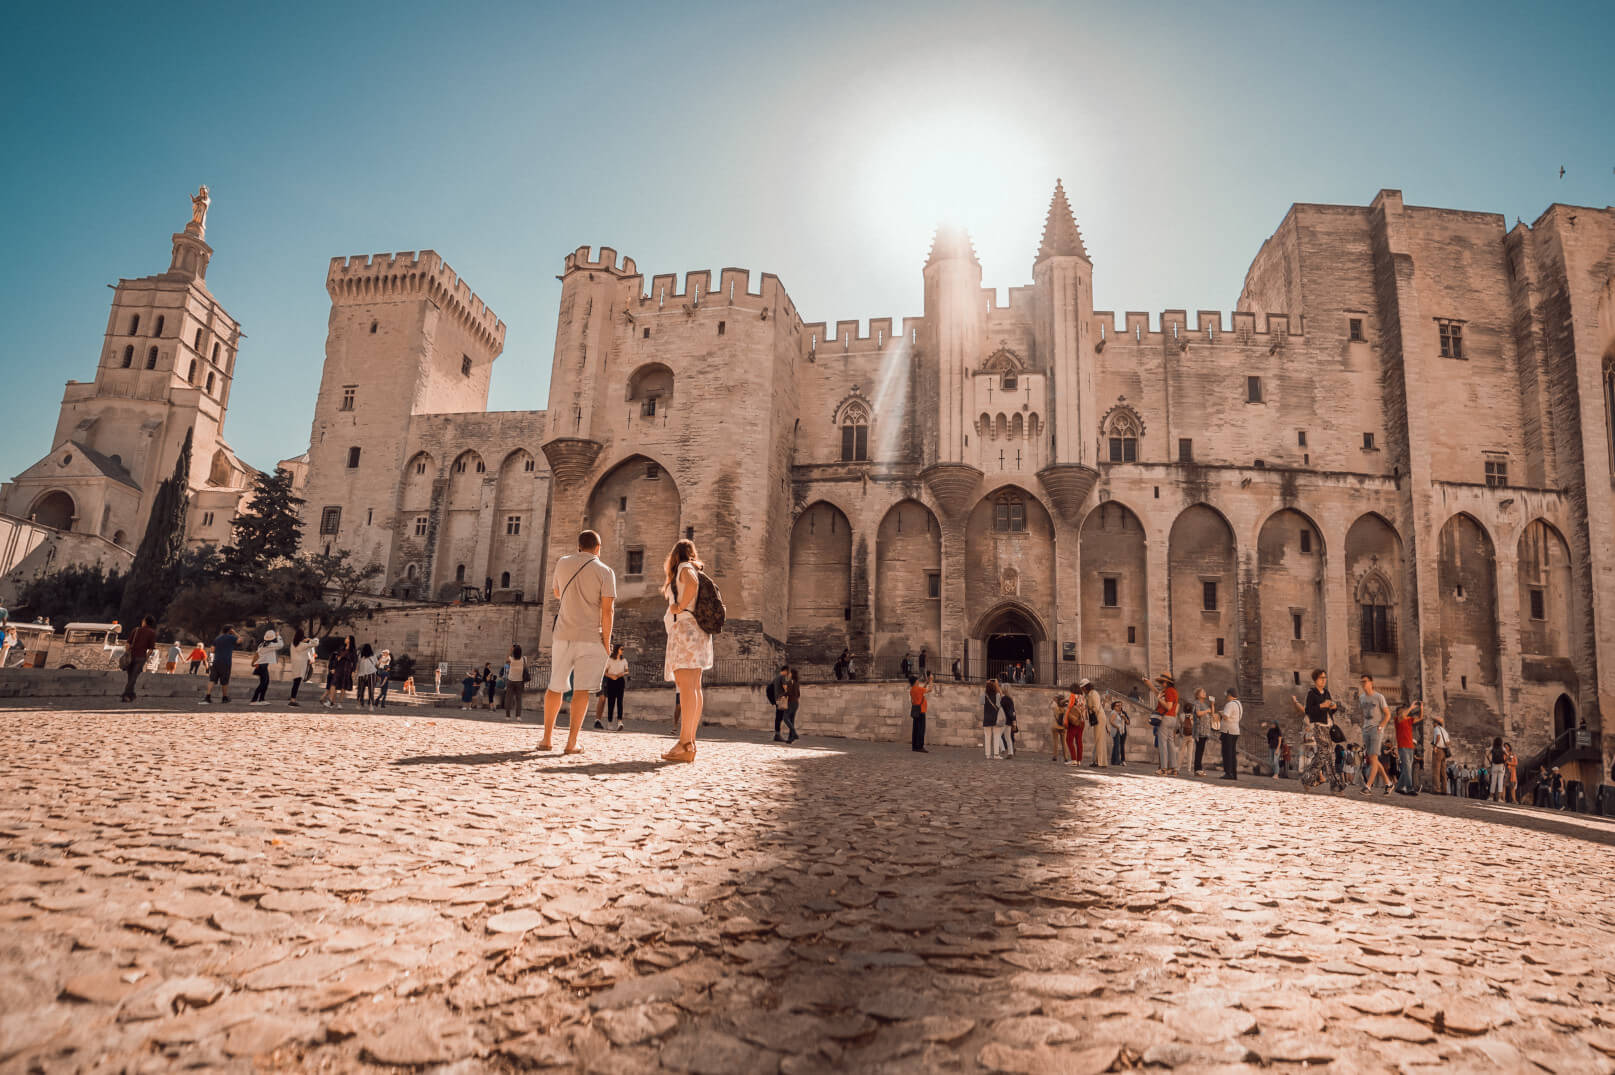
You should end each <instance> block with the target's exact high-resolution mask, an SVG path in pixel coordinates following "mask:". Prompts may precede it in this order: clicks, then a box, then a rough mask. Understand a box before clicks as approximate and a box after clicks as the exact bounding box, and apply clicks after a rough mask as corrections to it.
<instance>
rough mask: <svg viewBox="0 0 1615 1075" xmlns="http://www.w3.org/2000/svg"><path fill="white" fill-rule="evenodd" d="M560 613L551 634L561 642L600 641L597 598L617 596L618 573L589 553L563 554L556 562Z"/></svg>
mask: <svg viewBox="0 0 1615 1075" xmlns="http://www.w3.org/2000/svg"><path fill="white" fill-rule="evenodd" d="M554 577H555V593H557V594H558V595H560V614H559V615H558V616H557V617H556V620H555V631H554V637H555V638H556V639H557V640H559V641H562V642H598V641H600V601H601V599H602V598H606V597H611V598H615V597H616V596H617V576H616V574H615V573H614V572H613V571H612V570H611V568H609V567H607V566H606V565H605V564H604V563H602V562H601V560H600V557H599V556H597V555H595V554H594V553H592V552H575V553H573V554H572V555H570V556H563V557H561V559H560V560H559V561H558V562H557V563H556V565H555V576H554Z"/></svg>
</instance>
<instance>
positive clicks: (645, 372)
mask: <svg viewBox="0 0 1615 1075" xmlns="http://www.w3.org/2000/svg"><path fill="white" fill-rule="evenodd" d="M672 399H673V371H672V370H670V369H668V368H667V367H666V366H664V365H662V364H661V363H660V362H652V363H650V364H649V365H646V366H641V367H639V368H638V369H637V370H635V371H634V373H633V376H631V377H629V378H628V402H629V403H638V404H639V414H640V417H641V418H654V417H656V416H657V415H658V414H661V413H663V412H665V411H666V410H667V405H668V403H670V402H671V401H672Z"/></svg>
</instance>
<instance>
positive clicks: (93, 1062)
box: [0, 707, 1615, 1073]
mask: <svg viewBox="0 0 1615 1075" xmlns="http://www.w3.org/2000/svg"><path fill="white" fill-rule="evenodd" d="M662 731H663V729H662V728H660V727H659V726H658V727H652V726H650V725H644V724H641V725H633V724H630V727H629V730H628V731H625V732H622V733H617V734H612V733H601V732H591V731H586V732H585V733H584V738H583V743H584V746H585V747H586V753H584V754H583V755H581V756H579V757H571V758H563V757H561V756H559V755H558V754H552V755H540V754H535V753H532V752H531V748H532V747H533V746H534V745H536V743H537V741H538V738H539V734H538V731H537V730H536V729H535V728H534V727H532V726H531V725H526V726H516V725H512V724H504V723H497V722H493V721H483V720H465V719H456V717H455V716H450V715H448V714H446V713H444V712H441V711H439V712H437V713H435V714H434V713H432V712H430V711H425V710H414V711H401V712H399V713H397V714H396V715H395V714H393V713H391V712H389V713H387V714H382V715H374V716H370V715H361V714H358V713H355V712H352V711H346V712H335V713H333V712H330V711H326V710H322V709H304V710H302V711H299V712H289V711H275V710H271V709H250V710H249V709H245V708H232V709H231V710H228V711H221V710H218V709H206V710H198V709H196V708H195V707H191V708H188V709H184V710H177V709H163V708H160V707H159V708H144V707H141V708H132V709H125V710H110V711H80V710H77V709H68V708H61V709H40V710H10V711H6V712H4V713H0V775H3V779H0V850H3V852H4V853H3V855H0V1070H4V1071H32V1070H40V1071H47V1072H56V1071H79V1070H90V1071H124V1070H134V1071H145V1070H150V1071H159V1070H172V1069H177V1068H181V1067H191V1068H205V1069H210V1070H240V1071H248V1070H288V1071H289V1070H298V1071H347V1070H383V1069H386V1068H389V1067H393V1066H400V1065H404V1066H413V1067H418V1068H421V1069H426V1070H435V1069H439V1068H441V1069H442V1070H446V1071H454V1072H474V1071H485V1070H493V1071H502V1070H518V1069H527V1068H556V1069H564V1070H597V1071H623V1072H627V1071H644V1070H656V1069H658V1068H659V1067H660V1068H665V1069H668V1070H673V1071H685V1072H698V1073H708V1072H710V1073H718V1072H746V1073H752V1072H766V1071H776V1070H779V1071H785V1072H809V1071H832V1070H834V1071H892V1072H898V1071H914V1072H921V1071H938V1070H942V1071H950V1070H951V1071H978V1070H997V1071H1007V1072H1069V1073H1082V1072H1101V1071H1107V1070H1122V1069H1131V1068H1139V1067H1144V1068H1156V1069H1163V1068H1171V1069H1176V1070H1182V1071H1191V1070H1192V1071H1216V1070H1221V1069H1225V1068H1226V1069H1228V1070H1235V1069H1241V1068H1245V1067H1247V1066H1263V1067H1269V1068H1272V1069H1274V1070H1295V1071H1298V1070H1301V1068H1302V1067H1303V1066H1307V1067H1309V1069H1310V1070H1316V1069H1318V1068H1320V1067H1321V1068H1323V1069H1324V1070H1328V1071H1336V1072H1358V1071H1362V1072H1377V1071H1412V1072H1417V1071H1430V1072H1435V1071H1487V1070H1497V1071H1534V1070H1541V1071H1546V1072H1583V1071H1609V1070H1612V1069H1615V1059H1612V1057H1615V1028H1612V1026H1611V1024H1612V1023H1615V1000H1612V975H1615V964H1612V962H1611V958H1610V954H1611V952H1612V951H1615V909H1612V900H1611V897H1612V896H1615V865H1612V863H1611V853H1610V846H1611V844H1612V842H1615V829H1612V828H1611V827H1609V826H1608V825H1607V824H1605V823H1603V822H1600V821H1597V820H1594V819H1587V818H1579V817H1569V816H1564V815H1551V814H1547V813H1543V812H1537V811H1531V810H1520V809H1516V808H1508V809H1501V808H1497V807H1492V806H1488V805H1486V804H1483V803H1478V802H1459V801H1454V800H1443V799H1435V798H1432V797H1429V796H1425V797H1421V798H1420V799H1418V800H1417V801H1415V802H1413V803H1408V802H1404V801H1402V800H1399V799H1394V798H1393V799H1389V800H1388V799H1385V798H1383V797H1381V796H1380V795H1378V794H1375V795H1374V796H1373V797H1372V798H1371V799H1364V798H1363V797H1362V796H1361V795H1359V794H1357V793H1348V794H1347V795H1345V796H1341V797H1330V796H1327V795H1320V794H1316V793H1314V794H1302V793H1300V792H1298V791H1296V790H1295V785H1294V784H1293V783H1290V784H1287V785H1284V786H1283V787H1282V788H1281V787H1280V786H1277V785H1275V784H1274V783H1273V782H1272V781H1266V780H1261V779H1258V778H1251V779H1248V780H1247V779H1242V780H1241V781H1240V782H1239V783H1237V784H1228V783H1224V782H1221V781H1214V780H1206V781H1198V780H1183V779H1178V780H1170V779H1163V778H1158V777H1155V776H1153V775H1151V774H1149V773H1148V772H1147V771H1145V770H1144V768H1143V767H1141V766H1138V765H1134V766H1131V767H1129V768H1127V769H1123V770H1116V769H1112V770H1108V771H1095V770H1089V769H1082V770H1077V769H1075V768H1074V767H1067V766H1062V765H1054V764H1051V763H1050V761H1049V759H1048V757H1047V755H1046V754H1044V753H1042V752H1041V751H1039V750H1036V749H1031V750H1027V751H1025V752H1023V753H1022V754H1021V755H1020V756H1019V757H1017V758H1016V759H1014V760H1013V761H1010V762H989V761H986V760H984V759H983V758H982V757H981V755H980V752H979V751H977V752H972V751H967V750H949V749H938V750H933V752H932V753H930V754H928V755H923V756H917V755H914V754H911V753H910V752H909V751H908V750H907V748H906V746H905V745H899V744H869V743H859V742H851V741H844V740H831V739H815V738H811V737H810V738H807V739H804V740H803V741H802V742H801V743H800V744H798V745H796V746H793V747H790V748H783V747H781V746H779V745H777V744H773V743H768V742H757V741H755V737H754V736H752V737H745V738H742V737H740V736H738V735H736V734H734V733H724V732H721V731H719V732H715V733H714V734H712V735H710V736H708V737H706V738H705V739H704V740H703V742H702V744H701V750H700V758H699V761H698V763H697V764H695V765H693V766H663V765H660V764H658V763H657V761H656V759H657V756H658V755H659V754H660V752H661V751H662V750H664V749H666V745H667V739H666V738H665V736H663V735H662V734H660V733H661V732H662ZM1027 745H1030V744H1027Z"/></svg>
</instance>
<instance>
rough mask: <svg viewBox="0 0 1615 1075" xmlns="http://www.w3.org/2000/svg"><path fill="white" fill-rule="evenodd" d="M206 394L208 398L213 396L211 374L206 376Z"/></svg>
mask: <svg viewBox="0 0 1615 1075" xmlns="http://www.w3.org/2000/svg"><path fill="white" fill-rule="evenodd" d="M207 393H208V395H210V396H211V395H212V394H213V374H211V373H210V374H208V375H207Z"/></svg>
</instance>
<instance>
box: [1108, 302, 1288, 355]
mask: <svg viewBox="0 0 1615 1075" xmlns="http://www.w3.org/2000/svg"><path fill="white" fill-rule="evenodd" d="M1229 317H1230V318H1231V319H1232V320H1231V322H1229V323H1225V322H1224V320H1223V313H1222V311H1220V310H1196V311H1195V315H1194V325H1193V327H1190V325H1189V314H1188V311H1187V310H1162V311H1161V313H1160V315H1159V316H1158V317H1157V319H1156V322H1155V325H1156V327H1154V328H1151V327H1150V315H1149V314H1148V313H1144V312H1141V311H1138V310H1129V311H1127V312H1126V313H1125V314H1123V315H1122V320H1121V321H1120V322H1118V321H1117V319H1116V315H1115V314H1114V313H1113V312H1112V311H1110V310H1095V311H1094V312H1093V320H1092V321H1091V322H1090V325H1091V326H1092V329H1093V340H1094V342H1095V343H1096V344H1098V343H1108V342H1111V341H1116V342H1119V343H1124V344H1126V343H1131V344H1152V345H1155V346H1165V345H1166V344H1167V343H1168V342H1169V341H1175V342H1177V343H1180V344H1188V343H1196V344H1198V343H1211V344H1218V343H1223V342H1225V341H1226V342H1228V343H1233V344H1262V345H1266V346H1268V347H1273V346H1281V347H1282V346H1284V341H1286V340H1291V339H1294V340H1303V339H1305V338H1306V319H1305V318H1302V317H1296V318H1294V319H1293V321H1294V324H1293V325H1292V324H1291V321H1292V318H1290V316H1289V315H1287V314H1268V315H1267V317H1266V319H1265V323H1264V324H1263V326H1262V327H1261V328H1258V327H1257V317H1256V314H1254V313H1252V312H1250V311H1248V310H1235V311H1234V312H1233V313H1232V314H1230V315H1229Z"/></svg>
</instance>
